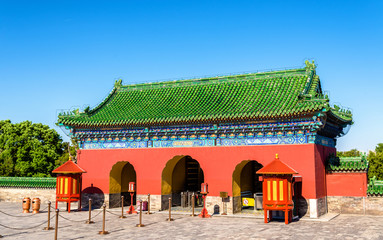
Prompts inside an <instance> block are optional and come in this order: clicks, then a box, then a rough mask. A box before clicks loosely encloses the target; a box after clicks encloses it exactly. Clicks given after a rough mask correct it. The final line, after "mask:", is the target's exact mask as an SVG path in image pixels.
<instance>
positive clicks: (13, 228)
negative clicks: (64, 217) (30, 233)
mask: <svg viewBox="0 0 383 240" xmlns="http://www.w3.org/2000/svg"><path fill="white" fill-rule="evenodd" d="M54 217H55V216H53V217H51V219H50V220H52V219H53V218H54ZM47 222H48V220H46V221H44V222H43V223H40V224H38V225H36V226H32V227H26V228H16V227H9V226H6V225H3V224H1V223H0V226H1V227H4V228H8V229H12V230H29V229H33V228H37V227H39V226H41V225H44V224H46V223H47Z"/></svg>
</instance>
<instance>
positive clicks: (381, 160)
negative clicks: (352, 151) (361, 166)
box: [367, 143, 383, 180]
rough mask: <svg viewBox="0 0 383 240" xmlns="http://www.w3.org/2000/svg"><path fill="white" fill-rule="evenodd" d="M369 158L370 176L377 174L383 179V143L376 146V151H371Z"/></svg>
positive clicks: (377, 176) (378, 177)
mask: <svg viewBox="0 0 383 240" xmlns="http://www.w3.org/2000/svg"><path fill="white" fill-rule="evenodd" d="M367 159H368V161H369V167H368V178H372V177H373V176H376V178H377V179H378V180H383V143H379V144H378V145H377V146H376V147H375V152H373V151H370V152H369V153H368V156H367Z"/></svg>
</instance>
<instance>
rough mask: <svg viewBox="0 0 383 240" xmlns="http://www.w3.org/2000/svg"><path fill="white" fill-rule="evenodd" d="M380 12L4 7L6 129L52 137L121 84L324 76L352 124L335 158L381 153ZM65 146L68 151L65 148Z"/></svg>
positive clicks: (157, 4)
mask: <svg viewBox="0 0 383 240" xmlns="http://www.w3.org/2000/svg"><path fill="white" fill-rule="evenodd" d="M382 13H383V1H296V2H294V1H222V0H221V1H16V0H14V1H11V0H10V1H5V0H0V86H1V88H0V89H1V91H0V119H10V120H11V121H12V122H20V121H24V120H31V121H33V122H41V123H44V124H47V125H49V126H51V127H53V128H56V129H57V131H58V132H59V133H60V134H62V135H63V133H62V131H61V130H60V129H59V128H57V127H56V126H55V122H56V119H57V112H58V111H60V110H61V109H70V108H72V107H80V108H82V107H83V106H84V105H90V106H91V107H93V106H96V105H97V104H98V103H99V102H101V101H102V100H103V98H104V97H105V96H106V95H107V94H108V93H109V91H110V90H111V89H112V87H113V84H114V81H115V80H116V79H119V78H121V79H123V83H124V84H129V83H137V82H150V81H154V80H161V79H169V78H185V77H193V76H204V75H212V74H223V73H233V72H244V71H256V70H263V69H275V68H284V67H300V66H303V64H304V60H305V59H313V60H315V61H316V63H317V64H318V68H317V74H318V75H319V76H320V78H321V82H322V88H323V89H324V90H325V91H328V92H329V95H330V99H331V102H332V103H340V104H341V105H342V106H344V107H349V108H350V109H351V110H352V111H353V114H354V121H355V124H354V125H353V126H352V128H351V129H350V131H349V133H348V134H347V135H346V136H344V137H342V138H339V139H338V145H337V147H338V149H339V150H349V149H352V148H358V149H360V150H362V151H367V150H372V149H374V148H375V145H376V144H377V143H379V142H383V128H382V124H381V122H382V120H381V119H383V110H382V102H383V94H382V93H381V92H382V90H383V60H382V56H383V47H382V45H383V17H382V15H383V14H382ZM64 139H66V140H67V138H66V137H64Z"/></svg>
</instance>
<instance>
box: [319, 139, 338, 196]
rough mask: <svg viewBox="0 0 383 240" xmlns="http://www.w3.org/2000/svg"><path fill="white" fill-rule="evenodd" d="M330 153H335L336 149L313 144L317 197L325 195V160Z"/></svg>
mask: <svg viewBox="0 0 383 240" xmlns="http://www.w3.org/2000/svg"><path fill="white" fill-rule="evenodd" d="M330 153H333V154H336V149H335V148H330V147H325V146H322V145H315V175H316V180H317V181H316V196H318V197H325V196H326V195H327V189H326V188H327V186H326V185H327V182H326V165H325V161H326V159H327V157H328V155H329V154H330Z"/></svg>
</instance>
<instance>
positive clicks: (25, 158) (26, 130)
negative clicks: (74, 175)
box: [0, 120, 64, 177]
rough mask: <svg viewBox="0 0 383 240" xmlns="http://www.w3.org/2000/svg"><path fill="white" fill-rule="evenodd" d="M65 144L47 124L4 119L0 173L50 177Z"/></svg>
mask: <svg viewBox="0 0 383 240" xmlns="http://www.w3.org/2000/svg"><path fill="white" fill-rule="evenodd" d="M63 147H64V145H63V142H62V139H61V137H60V135H59V134H58V133H57V132H56V131H55V130H54V129H50V128H49V127H48V126H46V125H43V124H41V123H32V122H30V121H24V122H21V123H15V124H13V123H11V121H9V120H1V121H0V176H14V177H46V176H51V172H52V170H53V169H54V168H55V167H56V166H57V165H56V160H57V159H59V158H60V156H62V155H63V153H64V150H63Z"/></svg>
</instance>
